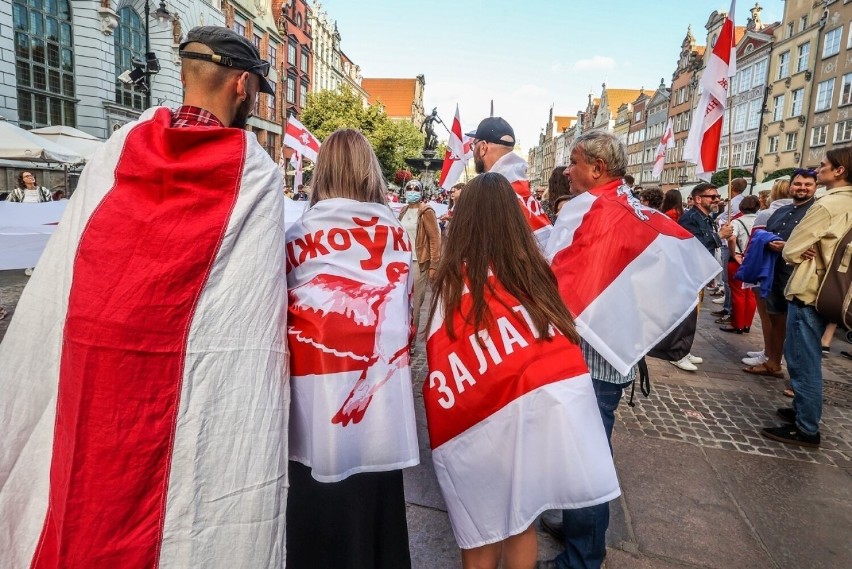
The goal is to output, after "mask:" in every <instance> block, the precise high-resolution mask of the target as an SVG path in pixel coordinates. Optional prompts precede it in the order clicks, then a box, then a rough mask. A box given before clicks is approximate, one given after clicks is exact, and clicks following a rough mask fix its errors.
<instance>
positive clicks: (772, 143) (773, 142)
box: [769, 136, 778, 154]
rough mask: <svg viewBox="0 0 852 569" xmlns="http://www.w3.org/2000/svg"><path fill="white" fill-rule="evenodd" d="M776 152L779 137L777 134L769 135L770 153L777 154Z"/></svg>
mask: <svg viewBox="0 0 852 569" xmlns="http://www.w3.org/2000/svg"><path fill="white" fill-rule="evenodd" d="M776 152H778V137H777V136H770V137H769V153H770V154H775V153H776Z"/></svg>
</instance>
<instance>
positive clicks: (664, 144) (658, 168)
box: [651, 118, 675, 178]
mask: <svg viewBox="0 0 852 569" xmlns="http://www.w3.org/2000/svg"><path fill="white" fill-rule="evenodd" d="M674 147H675V141H674V128H673V123H672V119H671V118H669V122H668V124H667V125H666V130H665V132H664V133H663V137H662V138H661V139H660V145H659V146H658V147H657V155H656V156H655V157H654V169H653V170H651V173H652V174H653V175H654V177H655V178H659V177H660V174H662V173H663V166H664V165H665V163H666V150H668V149H669V148H674Z"/></svg>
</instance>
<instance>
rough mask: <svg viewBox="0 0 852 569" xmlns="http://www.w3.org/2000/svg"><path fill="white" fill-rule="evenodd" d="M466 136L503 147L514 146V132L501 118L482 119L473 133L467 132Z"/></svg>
mask: <svg viewBox="0 0 852 569" xmlns="http://www.w3.org/2000/svg"><path fill="white" fill-rule="evenodd" d="M466 136H470V137H472V138H475V139H476V140H484V141H485V142H493V143H494V144H502V145H503V146H515V131H514V130H512V126H511V125H510V124H509V123H507V122H506V120H505V119H504V118H502V117H488V118H487V119H482V122H481V123H479V126H478V127H476V131H475V132H469V133H467V135H466Z"/></svg>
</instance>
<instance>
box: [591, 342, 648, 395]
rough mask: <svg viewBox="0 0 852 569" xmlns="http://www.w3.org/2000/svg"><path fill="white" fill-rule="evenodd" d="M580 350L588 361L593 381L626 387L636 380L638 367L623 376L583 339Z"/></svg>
mask: <svg viewBox="0 0 852 569" xmlns="http://www.w3.org/2000/svg"><path fill="white" fill-rule="evenodd" d="M580 348H581V349H582V350H583V359H585V360H586V365H587V366H588V367H589V375H591V376H592V379H597V380H598V381H605V382H606V383H615V384H618V385H624V384H625V383H630V382H631V381H633V380H634V379H636V366H633V367H632V368H631V369H630V373H628V374H627V375H621V374H620V373H618V372H617V371H615V368H613V367H612V366H611V365H609V362H607V361H606V360H605V359H604V358H603V356H601V355H600V354H599V353H597V352H596V351H595V349H594V348H592V347H591V346H590V345H589V344H588V343H586V341H585V340H583V339H582V338H580Z"/></svg>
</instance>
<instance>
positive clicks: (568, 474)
mask: <svg viewBox="0 0 852 569" xmlns="http://www.w3.org/2000/svg"><path fill="white" fill-rule="evenodd" d="M489 280H490V283H489V284H490V285H492V286H493V288H487V289H486V291H488V292H486V295H487V296H486V302H487V303H488V309H489V311H490V314H491V318H490V319H489V321H488V323H484V324H483V328H484V329H481V330H475V329H474V328H473V327H472V325H471V323H470V322H471V321H472V320H471V318H469V317H470V314H471V313H472V306H473V299H472V297H471V295H470V294H467V293H465V294H464V295H463V296H462V301H461V310H460V311H459V313H456V314H453V315H452V316H451V317H450V319H451V321H450V324H451V326H452V329H453V330H454V331H455V336H456V337H455V339H452V338H450V336H449V335H448V333H447V329H446V326H445V321H444V316H443V315H442V314H441V313H440V312H439V313H436V315H435V318H434V319H433V321H432V324H431V326H430V330H429V339H428V341H427V343H426V353H427V357H428V361H429V376H428V378H427V379H426V381H425V382H424V383H423V401H424V404H425V407H426V418H427V422H428V427H429V441H430V446H431V448H432V461H433V463H434V466H435V473H436V475H437V477H438V483H439V484H440V487H441V493H442V494H443V495H444V501H445V502H446V504H447V511H448V513H449V515H450V522H451V524H452V527H453V533H454V534H455V537H456V541H457V542H458V544H459V546H460V547H462V548H464V549H469V548H473V547H479V546H481V545H485V544H488V543H494V542H496V541H498V540H502V539H505V538H507V537H509V536H512V535H515V534H518V533H520V532H521V531H523V530H524V529H526V528H527V527H529V525H530V524H531V523H532V522H533V521H534V520H535V518H536V517H537V516H538V515H539V514H540V513H541V512H542V511H543V510H545V509H572V508H582V507H586V506H592V505H594V504H600V503H603V502H608V501H609V500H612V499H614V498H615V497H617V496H618V495H619V493H620V491H619V487H618V480H617V479H616V475H615V468H614V466H613V463H612V455H611V454H610V450H609V445H608V444H607V438H606V432H605V431H604V428H603V422H602V421H601V416H600V411H599V410H598V405H597V400H596V399H595V392H594V389H593V387H592V382H591V378H590V377H589V372H588V370H587V368H586V363H585V361H584V360H583V354H582V353H581V351H580V348H579V347H578V346H577V345H575V344H572V343H571V342H570V341H569V340H568V339H567V338H566V337H565V336H563V335H562V333H561V332H558V331H555V330H554V331H553V332H552V335H551V337H550V338H548V339H546V340H540V339H539V334H538V330H537V329H536V328H535V327H534V326H533V324H532V320H531V318H530V316H529V314H528V313H527V312H526V309H524V307H523V305H522V304H521V303H520V302H519V301H518V299H517V298H515V297H513V296H512V295H511V294H509V293H508V291H506V289H505V288H504V287H503V286H502V285H501V284H500V283H499V282H498V281H497V280H496V279H495V278H494V277H490V279H489ZM438 306H440V303H439V304H438ZM545 434H546V435H545Z"/></svg>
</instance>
